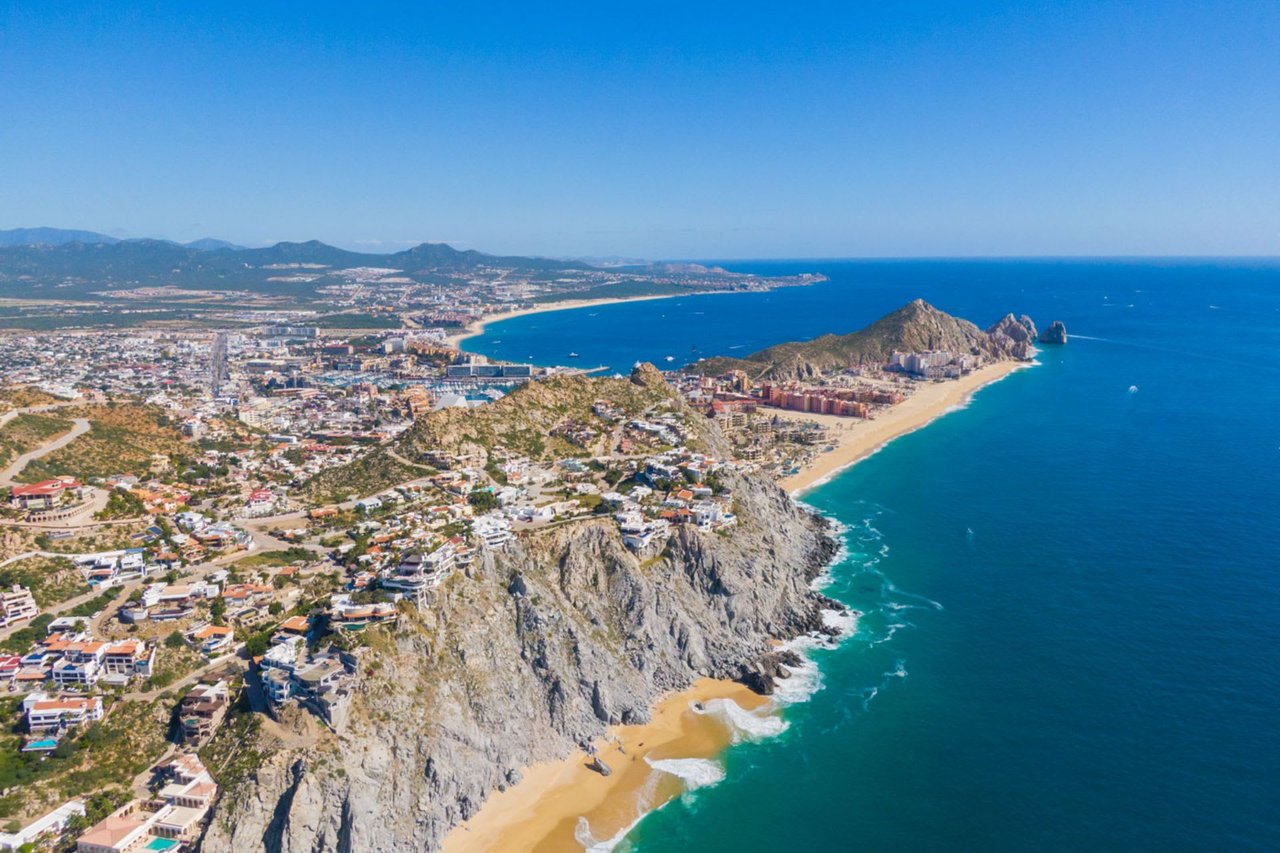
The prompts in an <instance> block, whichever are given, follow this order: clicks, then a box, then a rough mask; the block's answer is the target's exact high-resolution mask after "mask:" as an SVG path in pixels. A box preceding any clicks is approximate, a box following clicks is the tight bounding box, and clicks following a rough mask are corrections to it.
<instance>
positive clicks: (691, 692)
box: [441, 296, 1031, 853]
mask: <svg viewBox="0 0 1280 853" xmlns="http://www.w3.org/2000/svg"><path fill="white" fill-rule="evenodd" d="M643 298H658V299H664V298H667V297H663V296H658V297H643ZM608 301H630V300H608ZM588 304H597V303H596V301H594V300H593V301H591V302H590V303H588ZM575 307H582V306H575ZM535 310H538V309H535ZM542 310H551V309H542ZM519 313H522V312H512V313H511V314H510V315H509V316H518V314H519ZM491 319H498V318H496V317H495V318H491ZM502 319H506V317H503V318H502ZM481 328H483V326H481ZM1030 366H1031V364H1030V363H1029V362H999V363H996V364H992V365H988V366H986V367H984V368H981V369H979V370H976V371H974V372H973V373H971V374H970V375H969V376H966V377H963V378H961V379H958V380H950V381H947V382H942V383H936V384H928V385H925V386H923V387H921V388H919V389H918V390H917V391H916V393H915V394H913V395H912V396H911V397H910V398H909V399H908V400H906V401H904V402H902V403H900V404H898V405H897V406H894V407H893V408H891V409H889V410H887V411H884V412H881V413H880V416H879V417H877V418H875V419H874V420H869V421H864V420H859V419H854V418H841V417H836V416H834V415H812V414H808V413H805V412H793V411H788V410H781V409H779V410H771V411H773V412H774V413H776V414H779V415H781V416H783V417H789V418H795V419H797V420H811V421H818V422H820V423H824V424H829V425H830V426H831V427H832V429H833V433H834V434H833V436H832V437H833V439H834V444H835V449H834V450H832V451H830V452H828V453H824V454H822V455H820V456H818V457H817V458H816V459H815V460H814V461H813V462H812V463H810V464H809V465H808V466H806V467H805V468H804V469H802V470H801V471H800V472H799V473H797V474H794V475H792V476H791V477H788V478H786V479H784V480H782V481H781V482H780V483H779V485H781V486H782V488H783V489H784V490H786V491H787V492H788V493H789V494H790V495H791V496H792V497H793V498H796V499H798V498H799V496H800V495H801V494H803V493H804V492H807V491H809V490H811V489H814V488H816V487H818V486H820V485H822V484H823V483H825V482H827V481H829V480H830V479H831V478H832V477H835V476H836V475H838V474H839V473H840V472H841V471H843V470H845V469H847V468H850V467H852V466H853V465H856V464H857V463H858V462H861V461H862V460H864V459H866V458H867V457H869V456H871V455H873V454H874V453H876V452H877V451H879V450H880V449H881V448H882V447H884V446H885V445H887V444H889V443H890V442H892V441H893V440H894V439H896V438H899V437H901V436H903V435H906V434H908V433H911V432H914V431H916V430H918V429H921V428H923V427H925V426H927V425H928V424H930V423H932V422H933V421H935V420H937V419H938V418H940V417H942V416H943V415H945V414H947V413H948V412H950V411H954V410H955V409H957V408H959V407H961V406H963V405H965V404H966V403H967V402H968V400H969V399H970V398H972V396H973V395H974V394H975V393H977V392H978V391H979V390H981V389H982V388H985V387H986V386H988V385H990V384H992V383H994V382H998V381H999V380H1001V379H1004V378H1005V377H1007V376H1009V375H1010V374H1012V373H1014V372H1015V371H1017V370H1019V369H1022V368H1025V367H1030ZM715 699H725V700H730V701H733V702H736V703H737V704H738V705H739V706H741V707H742V708H743V709H745V710H747V711H753V712H754V711H759V710H761V709H764V708H765V707H766V706H768V705H770V703H771V701H772V700H771V699H770V698H769V697H767V696H762V695H760V694H758V693H754V692H752V691H751V690H750V689H748V688H747V687H745V686H743V685H741V684H738V683H737V682H733V681H721V680H715V679H710V678H700V679H698V680H696V681H695V682H694V683H693V684H692V685H691V686H690V687H689V688H687V689H685V690H682V691H678V692H676V693H670V694H667V695H666V696H663V697H662V698H661V699H659V700H658V702H657V703H656V704H655V705H654V707H653V716H652V718H651V719H650V721H649V722H647V723H642V724H638V725H630V726H610V727H609V729H608V733H607V734H606V735H605V737H603V738H601V739H600V740H599V741H597V742H596V744H595V748H596V750H597V754H598V755H599V756H600V758H601V759H602V760H603V761H604V762H605V763H606V764H608V765H609V767H610V768H611V769H612V770H613V773H612V774H611V775H610V776H607V777H606V776H601V775H600V774H598V773H596V772H594V771H592V770H590V769H588V768H587V766H586V765H587V762H588V761H589V760H590V757H589V756H588V755H587V754H586V753H585V752H583V751H581V750H576V751H575V752H574V753H573V754H572V755H569V756H567V757H565V758H564V759H560V760H550V761H544V762H540V763H538V764H535V765H532V766H530V767H526V768H522V771H521V773H522V776H521V779H520V781H519V782H517V783H516V784H515V785H513V786H511V787H509V788H507V789H506V790H504V791H495V792H493V793H491V794H490V796H489V797H488V798H487V799H486V800H485V801H484V803H483V804H482V805H481V807H480V810H479V811H477V812H476V814H474V815H472V817H471V818H470V819H469V820H467V821H464V822H463V823H460V824H458V825H457V826H455V827H454V828H453V829H452V830H450V832H449V833H448V834H447V835H446V836H445V838H444V841H443V843H442V845H441V851H442V853H484V851H488V850H503V851H511V853H519V851H525V853H556V852H557V851H564V850H576V849H580V848H581V849H586V848H587V847H588V844H601V845H602V848H601V849H612V843H613V842H616V841H618V840H620V839H621V838H622V837H624V836H625V835H626V834H627V833H628V832H629V831H630V830H631V828H632V827H634V826H635V824H636V823H638V822H639V820H640V819H641V818H642V817H643V816H644V815H645V814H647V813H650V812H652V811H654V810H656V809H659V808H661V807H662V806H663V805H664V804H666V803H667V802H669V801H671V800H672V799H675V798H676V797H678V796H680V795H681V794H682V793H684V791H685V790H686V785H685V782H684V780H683V779H681V778H679V777H677V776H674V775H671V774H669V773H662V772H659V771H658V770H657V769H656V768H654V767H652V766H651V765H650V764H649V761H650V760H652V761H661V760H664V759H682V760H684V761H685V762H694V763H696V764H697V765H698V766H699V768H700V769H701V770H702V771H703V772H709V773H711V774H713V776H714V774H715V773H722V772H723V771H721V770H719V767H720V765H719V764H718V759H719V757H720V756H721V755H722V754H723V752H724V751H725V750H726V749H727V748H728V747H729V746H730V745H731V744H732V743H733V742H734V732H733V731H732V730H731V729H730V728H729V727H728V725H727V724H726V723H724V722H723V721H721V720H720V719H718V718H717V717H715V716H713V715H709V714H697V713H695V712H694V711H693V710H692V706H693V704H694V703H695V702H696V703H701V704H705V703H707V702H709V701H712V700H715ZM709 781H711V782H714V781H718V779H716V778H712V779H710V780H709ZM611 840H612V841H611ZM584 841H586V842H587V844H584V843H583V842H584Z"/></svg>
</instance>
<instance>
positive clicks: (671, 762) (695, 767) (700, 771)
mask: <svg viewBox="0 0 1280 853" xmlns="http://www.w3.org/2000/svg"><path fill="white" fill-rule="evenodd" d="M644 760H645V761H646V762H648V764H649V766H650V767H652V768H653V769H654V770H657V771H659V772H661V773H667V774H669V775H671V776H675V777H676V778H678V779H679V780H680V781H681V782H683V783H684V789H685V791H686V792H687V791H696V790H698V789H699V788H706V787H708V786H711V785H714V784H716V783H717V782H720V781H721V780H723V779H724V768H723V767H721V766H720V765H719V764H718V763H717V762H715V761H712V760H711V759H709V758H650V757H649V756H647V755H646V756H645V759H644Z"/></svg>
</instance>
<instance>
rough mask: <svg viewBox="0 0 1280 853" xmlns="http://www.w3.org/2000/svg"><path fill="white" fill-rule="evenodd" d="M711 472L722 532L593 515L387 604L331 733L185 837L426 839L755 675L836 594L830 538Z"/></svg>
mask: <svg viewBox="0 0 1280 853" xmlns="http://www.w3.org/2000/svg"><path fill="white" fill-rule="evenodd" d="M638 378H641V379H645V378H647V377H643V376H642V377H638ZM730 480H731V481H730V483H729V485H731V487H732V488H733V493H734V496H735V501H736V504H737V506H738V510H739V517H740V519H741V521H740V524H739V526H738V528H737V529H735V530H734V531H733V532H732V533H731V534H730V535H727V536H725V535H719V534H704V533H699V532H698V531H697V530H695V529H689V528H681V529H679V530H677V531H675V532H673V534H672V535H671V538H670V541H669V542H668V544H667V547H666V549H665V550H664V551H663V552H662V554H661V555H660V556H658V557H656V558H654V559H651V560H647V561H640V560H639V559H637V558H636V557H635V556H633V555H632V554H630V553H629V552H628V551H627V550H626V549H625V548H624V547H623V546H622V543H621V539H620V537H619V534H618V531H617V529H616V528H615V526H614V525H613V524H612V523H611V522H610V521H608V520H602V521H586V522H582V523H579V524H574V525H569V526H565V527H561V528H557V529H554V530H550V531H546V532H544V533H541V534H539V535H538V536H537V537H534V538H531V539H528V540H522V541H519V542H515V543H512V544H510V545H508V546H507V547H506V549H505V550H504V551H502V552H500V553H493V552H485V553H484V554H483V556H482V558H481V560H479V561H478V562H477V564H476V565H475V566H473V568H472V569H471V570H470V571H469V572H468V576H466V577H462V576H456V577H454V578H452V579H450V581H448V582H447V583H446V584H445V585H444V586H443V587H442V588H441V589H440V591H439V594H438V597H437V600H436V601H435V602H433V603H431V604H430V605H428V606H426V607H424V608H423V610H422V611H421V612H418V613H411V614H407V615H406V616H404V617H402V619H401V622H400V624H399V625H398V626H397V628H396V630H395V633H394V635H393V637H392V638H391V642H390V643H389V644H388V645H389V646H390V647H389V648H381V647H379V648H378V649H377V666H376V667H374V666H372V665H369V666H368V669H367V670H366V673H365V677H364V678H362V679H361V682H360V687H359V692H358V693H357V695H356V696H355V697H354V699H353V702H352V707H351V709H350V712H349V719H348V722H347V726H346V729H345V731H343V732H342V733H341V734H334V733H330V732H325V733H322V736H321V737H320V738H319V739H318V740H317V742H315V743H314V744H312V745H309V746H305V747H293V748H279V749H276V750H275V751H274V752H271V753H269V755H268V757H267V758H266V759H265V760H264V761H263V762H262V763H261V764H260V765H259V766H258V767H257V768H256V770H255V771H254V772H253V773H252V774H251V776H250V778H249V779H248V780H247V781H246V782H245V783H243V784H242V785H240V786H239V787H237V788H236V789H234V790H228V791H226V792H225V793H224V795H223V799H222V800H221V801H220V803H219V804H218V807H217V809H216V811H215V814H214V818H213V822H212V825H211V827H210V829H209V831H208V833H207V835H206V838H205V840H204V843H203V849H204V850H206V851H210V853H223V851H236V853H240V851H249V850H267V851H272V853H276V851H279V853H303V851H306V853H316V851H421V850H433V849H436V848H437V847H438V846H439V843H440V841H441V840H442V838H443V837H444V835H445V834H446V833H447V832H448V830H449V829H450V828H451V827H452V826H453V825H454V824H456V823H458V822H460V821H462V820H464V819H466V818H467V817H469V816H470V815H472V814H474V813H475V812H476V810H477V809H479V807H480V805H481V803H482V802H483V801H484V800H485V798H486V797H487V796H488V795H489V793H490V792H492V791H494V790H497V789H500V788H502V787H504V786H507V785H510V784H513V783H515V782H516V781H518V779H519V772H518V768H520V767H522V766H525V765H528V764H531V763H534V762H537V761H542V760H547V759H553V758H560V757H563V756H565V755H567V754H568V753H570V752H571V751H572V750H573V749H574V748H575V747H578V746H583V745H586V744H589V743H590V742H591V741H593V740H594V739H596V738H597V737H599V736H600V735H601V734H602V733H603V732H604V731H605V727H606V726H608V725H609V724H612V723H631V722H638V721H642V720H644V719H646V718H647V716H648V714H649V708H650V706H651V704H652V703H653V702H654V701H655V700H656V699H657V698H659V696H661V695H662V694H663V693H665V692H668V691H671V690H676V689H679V688H683V687H685V686H687V685H688V684H689V683H690V682H691V681H692V680H693V679H694V678H696V677H698V676H703V675H706V676H713V677H721V678H737V679H740V680H743V681H745V682H747V683H749V684H751V685H752V686H755V687H757V688H758V689H762V690H766V691H767V690H770V689H772V686H773V679H774V677H776V676H777V675H778V674H780V673H781V672H782V670H781V669H780V667H779V664H780V663H785V661H783V660H781V659H780V658H779V656H778V655H776V654H774V653H771V652H770V640H771V639H773V638H788V637H792V636H795V635H797V634H800V633H805V632H808V631H813V630H822V620H821V613H820V611H821V609H822V608H823V607H831V606H838V605H835V604H834V602H830V601H829V600H827V599H825V598H823V597H822V596H821V595H819V594H817V593H815V592H813V591H812V590H811V589H810V583H811V581H812V580H813V578H814V577H816V576H817V575H818V574H819V573H820V572H821V570H822V569H823V567H824V566H825V565H826V564H827V563H828V562H829V560H830V559H831V557H832V555H833V554H834V551H835V543H834V541H833V539H832V538H831V536H830V535H829V533H828V532H827V526H826V523H825V522H824V521H823V520H822V519H820V518H818V517H817V516H815V515H813V514H811V513H809V512H808V511H806V510H804V509H803V508H801V507H799V506H798V505H796V504H795V503H794V502H793V501H792V500H791V499H790V498H789V497H788V496H787V495H786V494H785V493H784V492H783V491H782V490H781V489H779V488H778V487H777V486H776V485H774V484H773V483H770V482H767V481H764V480H762V479H757V478H751V479H747V478H741V477H736V476H735V477H732V478H730ZM793 662H794V661H793ZM362 665H364V664H362Z"/></svg>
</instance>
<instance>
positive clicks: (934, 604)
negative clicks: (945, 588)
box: [885, 579, 946, 610]
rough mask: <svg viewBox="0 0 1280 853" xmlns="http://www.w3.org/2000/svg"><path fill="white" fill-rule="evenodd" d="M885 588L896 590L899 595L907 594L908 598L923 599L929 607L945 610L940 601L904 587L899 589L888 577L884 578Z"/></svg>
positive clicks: (891, 590)
mask: <svg viewBox="0 0 1280 853" xmlns="http://www.w3.org/2000/svg"><path fill="white" fill-rule="evenodd" d="M885 588H886V589H888V590H889V591H890V592H896V593H898V594H899V595H905V596H907V597H908V598H914V599H916V600H917V601H923V602H924V603H925V604H927V605H929V606H930V607H932V608H933V609H934V610H945V609H946V608H945V607H943V606H942V605H941V604H940V603H938V602H936V601H934V600H933V599H932V598H926V597H925V596H923V595H917V594H916V593H914V592H907V591H906V590H905V589H899V588H898V587H897V586H895V585H894V583H893V581H891V580H888V579H886V580H885Z"/></svg>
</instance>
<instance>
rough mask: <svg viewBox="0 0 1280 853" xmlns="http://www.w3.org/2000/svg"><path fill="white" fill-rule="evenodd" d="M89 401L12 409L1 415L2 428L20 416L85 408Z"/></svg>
mask: <svg viewBox="0 0 1280 853" xmlns="http://www.w3.org/2000/svg"><path fill="white" fill-rule="evenodd" d="M87 402H88V401H87V400H63V401H62V402H61V403H45V404H44V405H43V406H24V407H23V408H21V409H10V410H9V411H7V412H5V413H4V414H3V415H0V427H2V426H4V425H5V424H7V423H9V421H11V420H13V419H14V418H16V417H17V416H18V415H32V414H38V413H40V412H51V411H53V410H54V409H61V408H62V407H63V406H83V405H85V404H86V403H87Z"/></svg>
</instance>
